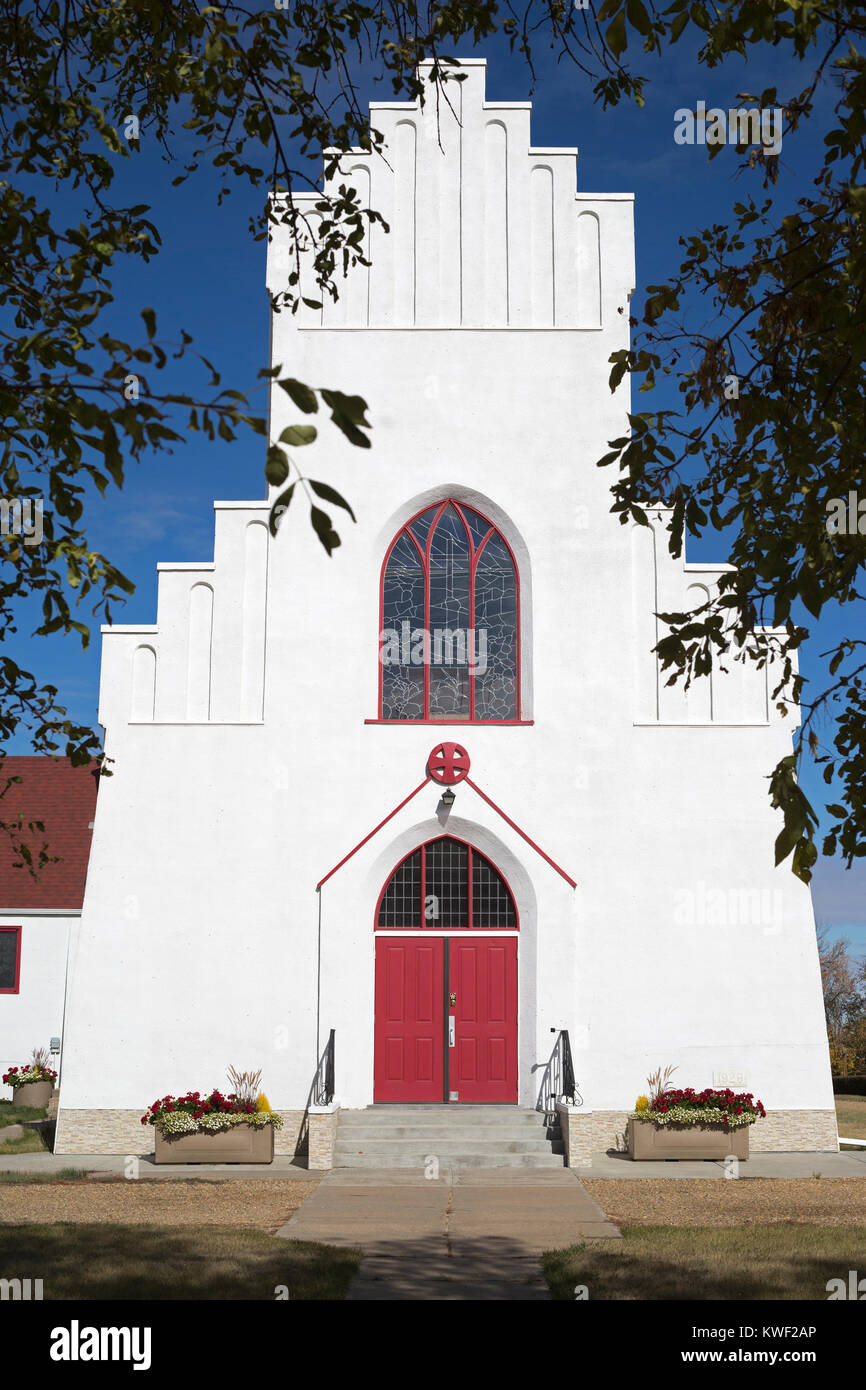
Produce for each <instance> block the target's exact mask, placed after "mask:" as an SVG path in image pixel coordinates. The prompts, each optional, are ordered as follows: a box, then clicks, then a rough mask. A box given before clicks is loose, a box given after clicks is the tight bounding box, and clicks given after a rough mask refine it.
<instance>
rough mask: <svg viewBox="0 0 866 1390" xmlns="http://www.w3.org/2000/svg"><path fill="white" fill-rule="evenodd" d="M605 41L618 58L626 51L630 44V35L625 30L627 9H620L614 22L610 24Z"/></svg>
mask: <svg viewBox="0 0 866 1390" xmlns="http://www.w3.org/2000/svg"><path fill="white" fill-rule="evenodd" d="M604 41H605V43H606V44H607V46H608V48H609V49H610V51H611V53H612V54H613V56H614V58H618V57H619V55H620V54H621V53H624V52H625V50H626V47H627V45H628V37H627V35H626V30H625V10H620V12H619V14H618V15H617V16H616V18H615V19H614V21H613V23H612V24H610V25H608V30H607V33H606V34H605V36H604Z"/></svg>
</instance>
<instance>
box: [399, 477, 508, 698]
mask: <svg viewBox="0 0 866 1390" xmlns="http://www.w3.org/2000/svg"><path fill="white" fill-rule="evenodd" d="M381 617H382V622H381V627H380V635H379V643H380V646H379V669H380V679H379V692H380V694H379V717H380V719H383V720H395V721H399V722H403V721H416V720H417V721H433V722H437V721H438V722H442V723H451V722H453V721H458V720H466V721H477V722H483V723H509V722H513V721H516V720H519V719H520V587H519V579H518V573H517V565H516V564H515V560H514V556H513V554H512V552H511V548H510V547H509V545H508V542H507V541H506V540H505V539H504V537H503V536H502V535H501V533H500V532H499V531H498V530H497V529H496V527H495V526H494V525H493V523H492V522H490V521H488V520H487V518H486V517H485V516H483V515H482V514H481V513H480V512H478V511H475V510H474V508H472V507H467V506H465V505H464V503H462V502H455V501H453V500H451V499H445V500H444V501H442V502H437V503H436V504H434V505H433V506H431V507H427V508H425V510H424V511H422V512H419V513H418V514H417V515H416V516H414V517H413V518H412V519H411V520H410V521H409V522H407V523H406V525H405V526H404V527H403V529H402V530H401V531H400V532H399V533H398V535H397V536H396V537H395V539H394V540H393V541H392V543H391V545H390V547H389V549H388V553H387V555H386V557H385V562H384V565H383V566H382V593H381Z"/></svg>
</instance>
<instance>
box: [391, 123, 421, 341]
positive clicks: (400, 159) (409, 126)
mask: <svg viewBox="0 0 866 1390" xmlns="http://www.w3.org/2000/svg"><path fill="white" fill-rule="evenodd" d="M393 160H394V202H395V212H396V216H395V220H394V224H393V226H392V227H391V239H392V241H393V246H394V281H393V284H394V310H393V318H392V323H393V325H394V327H395V328H414V326H415V287H416V276H417V255H418V242H417V220H418V203H417V189H418V179H417V174H418V130H417V127H416V125H415V122H414V121H398V122H397V127H396V130H395V131H394V143H393Z"/></svg>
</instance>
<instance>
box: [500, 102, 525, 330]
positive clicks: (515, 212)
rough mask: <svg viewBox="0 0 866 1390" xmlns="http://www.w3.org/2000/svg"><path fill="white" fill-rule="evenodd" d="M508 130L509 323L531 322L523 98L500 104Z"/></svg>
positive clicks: (502, 117) (523, 325)
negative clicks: (520, 100)
mask: <svg viewBox="0 0 866 1390" xmlns="http://www.w3.org/2000/svg"><path fill="white" fill-rule="evenodd" d="M496 111H497V112H498V113H500V115H499V119H500V120H502V121H503V122H504V124H505V128H506V130H507V132H508V323H509V326H510V327H512V328H527V327H529V325H530V323H531V300H530V289H531V274H532V271H531V252H530V245H529V175H530V160H529V157H528V155H527V151H528V149H529V116H530V107H529V105H528V104H526V103H524V102H508V103H507V104H506V103H503V104H502V105H501V106H499V105H497V107H496Z"/></svg>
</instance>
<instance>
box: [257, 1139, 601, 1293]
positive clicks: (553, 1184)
mask: <svg viewBox="0 0 866 1390" xmlns="http://www.w3.org/2000/svg"><path fill="white" fill-rule="evenodd" d="M277 1235H279V1236H284V1237H286V1239H288V1240H314V1241H323V1242H325V1243H326V1244H329V1245H349V1246H359V1247H360V1248H361V1249H362V1250H363V1252H364V1261H363V1263H362V1265H361V1268H360V1270H359V1272H358V1274H357V1275H356V1277H355V1279H354V1280H353V1282H352V1286H351V1288H350V1290H349V1295H348V1296H349V1299H350V1300H351V1301H355V1302H357V1301H370V1300H390V1301H396V1300H401V1301H402V1300H412V1299H425V1300H430V1299H433V1300H451V1299H454V1300H460V1301H461V1302H462V1301H465V1300H467V1299H468V1300H474V1301H478V1300H489V1299H495V1300H497V1301H498V1300H500V1299H504V1300H506V1301H518V1300H519V1301H521V1302H523V1301H525V1300H527V1299H528V1300H544V1299H547V1298H549V1293H548V1289H547V1285H546V1283H545V1281H544V1277H543V1275H542V1273H541V1265H540V1263H539V1255H540V1254H541V1252H542V1251H544V1250H551V1249H556V1248H558V1247H561V1246H564V1245H571V1244H573V1243H574V1242H575V1241H578V1240H599V1241H602V1240H603V1241H609V1240H619V1239H620V1233H619V1231H618V1229H617V1227H616V1226H614V1225H613V1224H612V1223H611V1222H610V1221H608V1220H607V1218H606V1217H605V1214H604V1212H603V1211H602V1210H601V1208H600V1207H599V1206H598V1205H597V1203H596V1202H594V1201H593V1200H592V1198H591V1197H590V1196H589V1194H588V1193H587V1192H586V1190H585V1189H584V1188H583V1187H581V1185H580V1183H579V1182H578V1180H577V1178H576V1177H575V1176H574V1174H573V1173H571V1172H569V1171H568V1170H567V1169H566V1168H562V1169H549V1168H543V1169H531V1168H530V1169H521V1168H496V1169H484V1168H469V1169H461V1170H457V1171H455V1172H447V1171H445V1170H444V1165H443V1171H442V1175H441V1176H440V1177H439V1178H436V1179H426V1178H425V1177H424V1176H423V1173H418V1172H412V1171H408V1170H406V1169H405V1168H381V1169H380V1168H364V1169H357V1168H335V1169H334V1170H333V1171H332V1172H330V1173H328V1175H327V1176H326V1177H325V1179H324V1181H323V1182H321V1183H320V1184H319V1186H318V1187H317V1188H316V1191H315V1192H314V1193H313V1194H312V1196H311V1197H308V1198H307V1200H306V1202H304V1204H303V1206H302V1207H300V1208H299V1209H298V1211H296V1212H295V1215H294V1216H293V1217H292V1219H291V1221H289V1222H287V1224H286V1225H285V1226H283V1227H282V1228H281V1229H280V1230H279V1231H278V1232H277Z"/></svg>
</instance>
